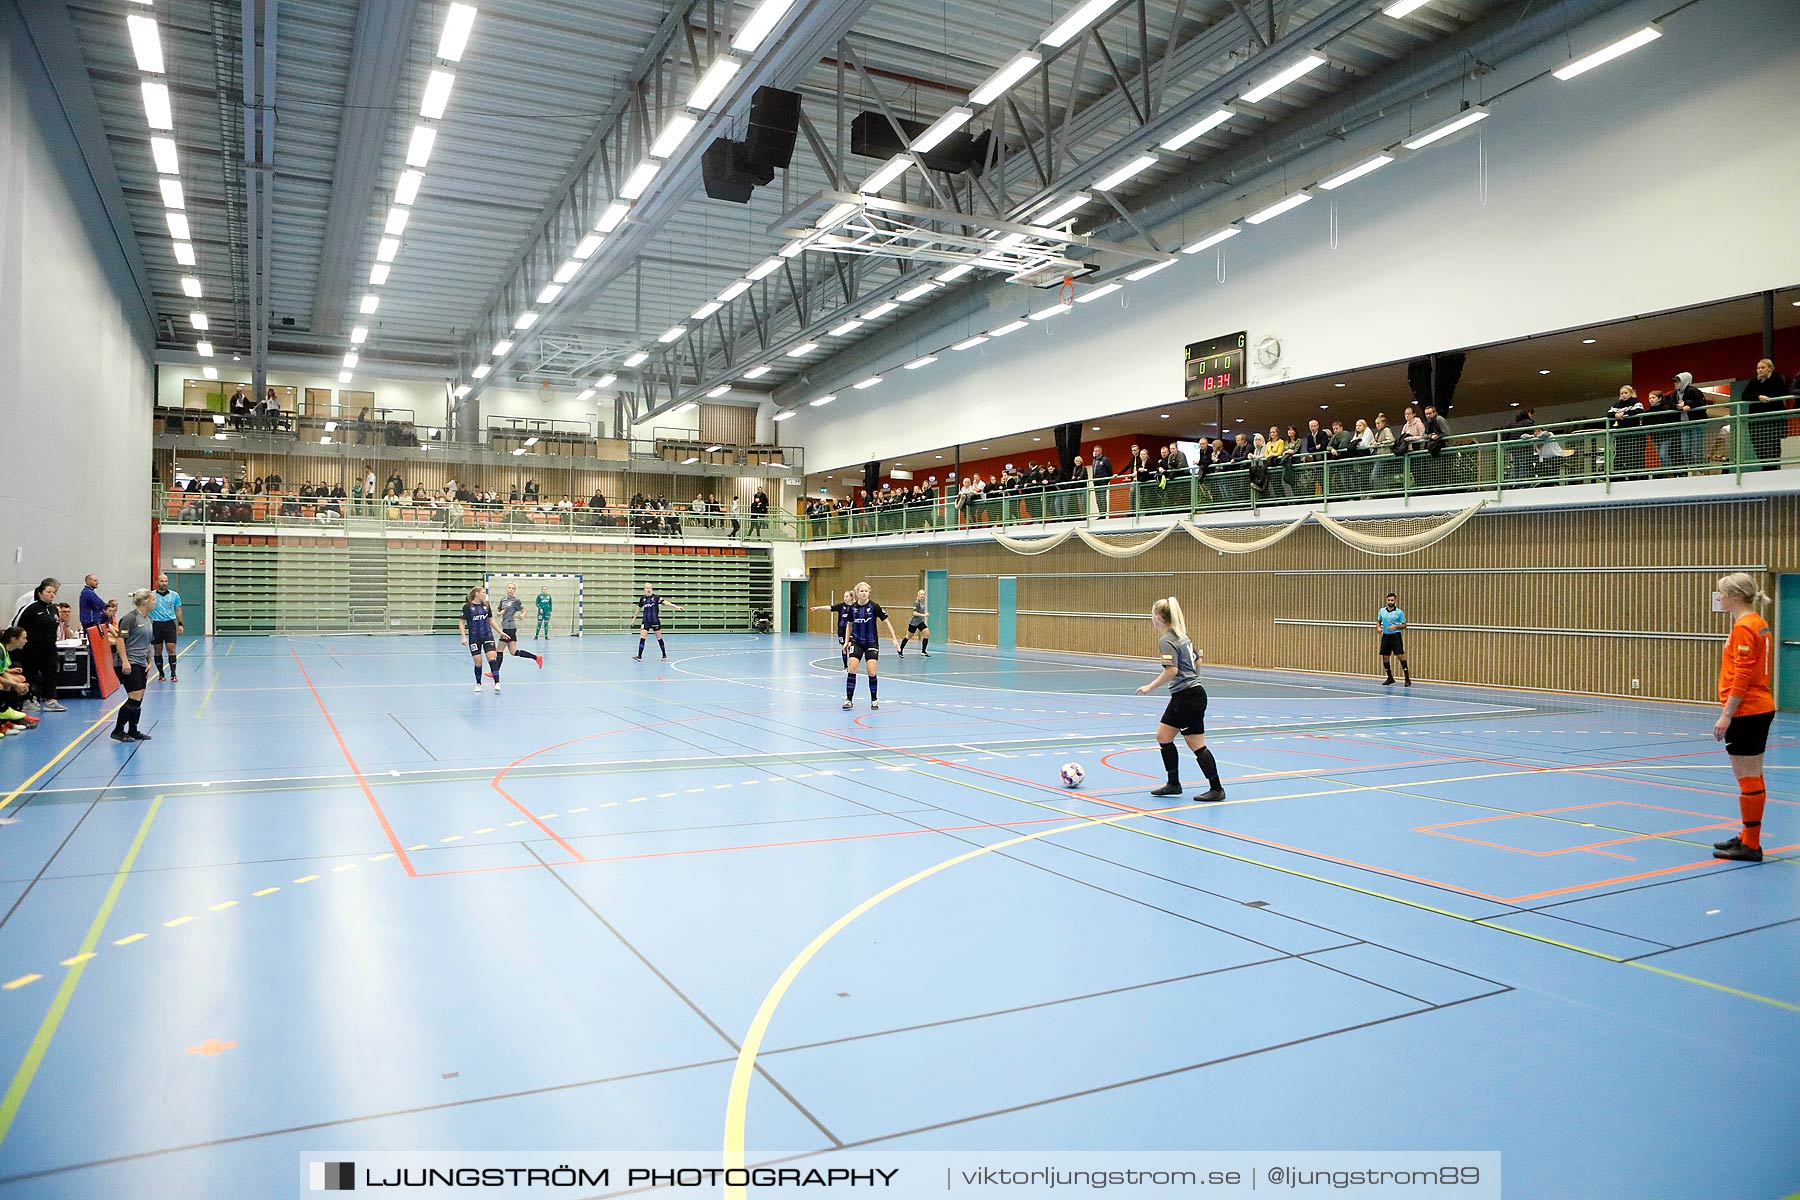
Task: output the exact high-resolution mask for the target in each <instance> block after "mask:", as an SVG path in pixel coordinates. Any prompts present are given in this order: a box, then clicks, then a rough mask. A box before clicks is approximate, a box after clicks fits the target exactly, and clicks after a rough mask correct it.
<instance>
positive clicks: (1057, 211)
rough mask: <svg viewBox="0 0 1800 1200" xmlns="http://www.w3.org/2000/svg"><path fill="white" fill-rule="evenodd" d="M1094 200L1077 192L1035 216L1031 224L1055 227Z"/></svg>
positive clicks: (1085, 194)
mask: <svg viewBox="0 0 1800 1200" xmlns="http://www.w3.org/2000/svg"><path fill="white" fill-rule="evenodd" d="M1092 199H1093V197H1092V196H1090V195H1088V194H1087V193H1086V192H1076V193H1075V194H1074V195H1073V196H1069V197H1067V198H1065V199H1063V200H1059V201H1057V202H1056V203H1055V204H1052V205H1051V206H1050V207H1049V208H1046V209H1045V210H1044V211H1043V212H1041V213H1038V214H1037V215H1035V216H1033V217H1032V218H1031V223H1032V224H1033V225H1054V224H1056V223H1057V222H1058V221H1060V220H1062V219H1063V218H1064V217H1066V216H1068V215H1069V214H1070V213H1072V212H1074V211H1075V210H1076V209H1078V208H1080V207H1082V206H1083V205H1085V204H1086V203H1087V202H1088V201H1089V200H1092Z"/></svg>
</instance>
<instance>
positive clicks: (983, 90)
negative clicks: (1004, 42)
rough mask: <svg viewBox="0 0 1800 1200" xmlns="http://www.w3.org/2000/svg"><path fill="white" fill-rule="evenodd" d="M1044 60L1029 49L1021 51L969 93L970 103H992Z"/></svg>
mask: <svg viewBox="0 0 1800 1200" xmlns="http://www.w3.org/2000/svg"><path fill="white" fill-rule="evenodd" d="M1043 61H1044V60H1043V58H1042V57H1040V56H1039V55H1036V54H1033V53H1032V52H1031V51H1029V50H1023V51H1020V52H1019V53H1018V54H1016V55H1014V56H1013V57H1012V59H1011V60H1010V61H1008V62H1007V64H1006V65H1005V66H1003V67H1001V68H1000V69H999V70H998V71H995V72H994V73H993V74H992V75H989V76H988V77H987V80H986V81H985V82H984V83H982V85H981V86H980V87H978V88H976V89H975V90H974V91H972V92H970V93H969V103H970V104H977V105H980V104H992V103H993V102H994V101H996V100H998V99H999V98H1000V97H1001V96H1002V95H1004V94H1005V92H1006V89H1007V88H1010V87H1011V86H1012V85H1013V84H1015V83H1017V82H1019V80H1021V79H1023V78H1025V77H1026V76H1027V75H1029V74H1031V73H1032V71H1034V70H1036V69H1037V65H1038V64H1039V63H1041V62H1043Z"/></svg>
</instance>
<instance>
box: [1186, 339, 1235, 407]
mask: <svg viewBox="0 0 1800 1200" xmlns="http://www.w3.org/2000/svg"><path fill="white" fill-rule="evenodd" d="M1245 340H1246V335H1244V334H1242V333H1233V334H1227V335H1226V336H1224V337H1216V338H1212V339H1211V340H1209V341H1204V342H1192V343H1189V345H1188V348H1187V366H1186V370H1185V371H1184V372H1183V379H1184V381H1185V388H1184V394H1185V395H1186V396H1187V398H1188V399H1189V400H1197V399H1199V398H1200V397H1202V396H1211V395H1214V394H1216V393H1219V392H1235V391H1237V390H1238V389H1239V388H1241V387H1243V386H1245V383H1246V382H1247V381H1246V380H1245V378H1244V365H1245V363H1244V359H1245V351H1244V343H1245Z"/></svg>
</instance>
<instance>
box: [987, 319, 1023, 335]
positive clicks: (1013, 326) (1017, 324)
mask: <svg viewBox="0 0 1800 1200" xmlns="http://www.w3.org/2000/svg"><path fill="white" fill-rule="evenodd" d="M1023 328H1025V322H1024V321H1008V322H1007V323H1006V324H1004V325H1002V326H1000V327H999V328H998V329H990V330H988V336H989V337H991V338H998V337H1005V336H1006V335H1007V334H1009V333H1017V332H1018V331H1019V330H1021V329H1023Z"/></svg>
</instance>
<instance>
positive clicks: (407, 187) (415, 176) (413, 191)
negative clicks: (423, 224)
mask: <svg viewBox="0 0 1800 1200" xmlns="http://www.w3.org/2000/svg"><path fill="white" fill-rule="evenodd" d="M424 182H425V176H424V174H423V173H422V172H419V171H402V172H400V179H399V180H398V182H396V183H395V184H394V203H395V204H411V203H412V202H413V201H415V200H417V199H418V198H419V185H420V184H421V183H424Z"/></svg>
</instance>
